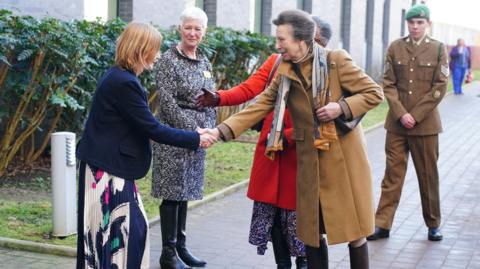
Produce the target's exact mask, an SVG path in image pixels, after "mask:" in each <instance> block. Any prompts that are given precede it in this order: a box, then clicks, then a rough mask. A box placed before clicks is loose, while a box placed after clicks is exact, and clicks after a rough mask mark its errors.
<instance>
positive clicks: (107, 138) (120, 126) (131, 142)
mask: <svg viewBox="0 0 480 269" xmlns="http://www.w3.org/2000/svg"><path fill="white" fill-rule="evenodd" d="M150 139H152V140H154V141H156V142H158V143H163V144H167V145H172V146H177V147H183V148H188V149H192V150H195V149H197V148H198V146H199V144H200V136H199V134H198V133H197V132H195V131H184V130H179V129H174V128H170V127H168V126H165V125H162V124H160V123H159V122H158V121H157V120H156V119H155V117H154V116H153V115H152V112H151V111H150V109H149V107H148V104H147V95H146V92H145V90H144V88H143V87H142V85H141V84H140V81H139V80H138V78H137V77H136V76H135V75H134V74H133V73H131V72H129V71H125V70H122V69H120V68H118V67H112V68H110V69H109V70H108V71H107V72H106V74H105V75H103V77H102V78H101V79H100V81H99V82H98V84H97V90H96V92H95V96H94V98H93V103H92V108H91V110H90V114H89V115H88V119H87V122H86V123H85V128H84V131H83V135H82V138H81V140H80V142H79V143H78V145H77V158H78V159H80V160H82V161H85V162H86V163H87V164H90V165H94V166H96V167H98V168H101V169H102V170H104V171H106V172H108V173H110V174H112V175H115V176H117V177H120V178H124V179H130V180H135V179H140V178H143V177H144V176H145V175H146V174H147V172H148V169H149V168H150V163H151V159H152V150H151V147H150Z"/></svg>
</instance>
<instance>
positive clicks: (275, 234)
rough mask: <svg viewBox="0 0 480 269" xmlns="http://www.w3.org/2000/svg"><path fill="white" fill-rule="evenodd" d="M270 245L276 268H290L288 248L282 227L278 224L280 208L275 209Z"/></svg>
mask: <svg viewBox="0 0 480 269" xmlns="http://www.w3.org/2000/svg"><path fill="white" fill-rule="evenodd" d="M272 246H273V254H274V256H275V263H276V264H277V269H290V268H292V261H291V259H290V250H289V249H288V244H287V240H286V238H285V236H284V235H283V233H282V227H281V224H280V210H277V213H276V214H275V218H274V220H273V226H272Z"/></svg>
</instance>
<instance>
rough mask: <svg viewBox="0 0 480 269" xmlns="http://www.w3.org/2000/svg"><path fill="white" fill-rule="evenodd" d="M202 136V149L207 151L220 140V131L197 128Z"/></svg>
mask: <svg viewBox="0 0 480 269" xmlns="http://www.w3.org/2000/svg"><path fill="white" fill-rule="evenodd" d="M196 131H197V132H198V133H199V134H200V147H202V148H204V149H206V148H208V147H210V146H211V145H213V144H215V143H216V142H217V141H218V139H219V138H220V131H219V130H218V129H217V128H212V129H210V128H197V130H196Z"/></svg>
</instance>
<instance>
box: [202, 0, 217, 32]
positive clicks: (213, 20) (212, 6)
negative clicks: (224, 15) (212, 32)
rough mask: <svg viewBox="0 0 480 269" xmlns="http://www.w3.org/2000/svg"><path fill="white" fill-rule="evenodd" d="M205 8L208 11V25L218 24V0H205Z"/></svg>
mask: <svg viewBox="0 0 480 269" xmlns="http://www.w3.org/2000/svg"><path fill="white" fill-rule="evenodd" d="M202 2H203V10H204V11H205V13H207V17H208V26H215V25H217V0H203V1H202Z"/></svg>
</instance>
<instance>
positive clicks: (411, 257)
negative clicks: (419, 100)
mask: <svg viewBox="0 0 480 269" xmlns="http://www.w3.org/2000/svg"><path fill="white" fill-rule="evenodd" d="M478 94H480V82H475V83H473V84H472V85H471V86H469V88H468V89H466V90H465V94H464V95H461V96H448V97H447V98H445V100H444V101H443V102H442V103H441V105H440V112H441V114H442V122H443V125H444V130H445V131H444V132H443V133H442V134H441V135H440V159H439V172H440V197H441V209H442V227H441V228H442V232H443V234H444V239H443V240H442V241H440V242H430V241H428V240H427V228H426V227H425V224H424V222H423V218H422V212H421V204H420V195H419V190H418V181H417V178H416V175H415V170H414V167H413V163H412V161H411V158H410V160H409V169H408V171H407V174H406V179H405V185H404V189H403V193H402V198H401V201H400V205H399V207H398V210H397V213H396V216H395V220H394V223H393V227H392V231H391V233H390V238H388V239H382V240H378V241H374V242H370V243H369V253H370V265H371V266H370V268H373V269H384V268H385V269H395V268H398V269H400V268H402V269H405V268H428V269H437V268H442V269H458V268H468V269H479V268H480V232H479V227H480V196H479V195H478V194H479V193H480V184H478V179H480V135H479V134H480V121H479V120H478V115H480V98H478V97H476V95H478ZM366 138H367V145H368V154H369V159H370V163H371V166H372V175H373V176H374V184H373V186H374V194H375V201H376V203H377V202H378V199H379V197H380V184H381V181H382V177H383V174H384V169H385V154H384V141H385V131H384V130H383V129H381V128H380V129H376V130H374V131H372V132H370V133H368V134H367V136H366ZM251 210H252V201H250V200H249V199H248V198H246V190H245V189H244V190H241V191H238V192H236V193H234V194H231V195H229V196H227V197H225V198H223V199H220V200H217V201H214V202H212V203H209V204H206V205H204V206H201V207H199V208H196V209H194V210H192V211H190V212H189V216H188V223H187V235H188V240H187V244H188V246H189V247H190V249H191V250H192V252H193V253H194V254H195V255H198V256H199V257H202V258H205V259H206V260H207V262H208V265H207V267H206V269H220V268H222V269H223V268H228V269H235V268H237V269H246V268H258V269H266V268H269V269H270V268H275V262H274V258H273V253H272V249H271V245H270V244H269V245H268V249H267V251H266V253H265V255H264V256H259V255H257V254H256V248H255V247H254V246H252V245H250V244H249V243H248V231H249V228H250V218H251ZM150 236H151V255H150V263H151V267H150V268H151V269H158V268H160V267H159V264H158V258H159V256H160V253H161V234H160V227H159V225H155V226H153V227H152V229H151V233H150ZM329 256H330V268H350V262H349V254H348V247H347V244H339V245H335V246H330V247H329ZM292 262H294V259H292ZM0 264H1V268H2V269H10V268H12V269H17V268H32V269H42V268H62V269H64V268H74V267H75V259H72V258H65V257H58V256H52V255H44V254H36V253H34V254H32V253H28V252H22V251H14V250H6V249H1V248H0Z"/></svg>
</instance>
